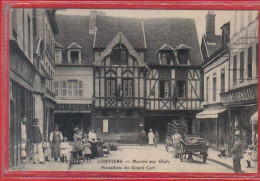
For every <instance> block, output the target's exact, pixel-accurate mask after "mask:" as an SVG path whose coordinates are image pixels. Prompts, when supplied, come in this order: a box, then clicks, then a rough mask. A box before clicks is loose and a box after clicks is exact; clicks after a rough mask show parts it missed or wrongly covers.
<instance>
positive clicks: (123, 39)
mask: <svg viewBox="0 0 260 181" xmlns="http://www.w3.org/2000/svg"><path fill="white" fill-rule="evenodd" d="M118 43H122V44H123V45H124V46H125V47H126V48H127V50H128V52H129V55H132V56H133V57H135V58H136V60H137V62H138V64H139V66H141V67H146V68H147V69H148V66H147V65H146V64H145V62H144V60H143V59H142V58H141V57H140V56H139V55H138V53H137V52H136V51H135V49H134V47H133V46H132V45H131V44H130V43H129V42H128V40H127V39H126V37H125V36H124V34H123V33H121V32H119V33H118V34H117V35H116V36H115V37H114V38H113V40H112V41H111V42H110V43H109V44H108V45H107V47H106V49H105V50H104V51H103V52H102V54H101V55H100V56H99V58H98V59H97V60H96V62H95V65H96V66H100V65H101V63H102V61H103V59H104V58H105V57H106V56H108V55H109V54H111V52H112V49H113V47H114V46H116V45H117V44H118Z"/></svg>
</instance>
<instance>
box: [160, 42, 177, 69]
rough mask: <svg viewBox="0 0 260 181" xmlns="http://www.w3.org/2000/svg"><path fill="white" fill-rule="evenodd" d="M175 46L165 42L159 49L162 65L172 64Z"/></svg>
mask: <svg viewBox="0 0 260 181" xmlns="http://www.w3.org/2000/svg"><path fill="white" fill-rule="evenodd" d="M173 50H174V49H173V48H172V47H171V46H169V45H166V44H164V45H163V46H162V47H161V48H160V49H159V50H158V53H159V60H160V63H161V65H171V62H172V57H173V54H172V52H173Z"/></svg>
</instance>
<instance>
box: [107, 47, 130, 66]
mask: <svg viewBox="0 0 260 181" xmlns="http://www.w3.org/2000/svg"><path fill="white" fill-rule="evenodd" d="M127 62H128V51H127V49H126V47H125V46H124V45H121V44H118V45H116V46H115V47H114V48H113V50H112V54H111V63H112V64H116V65H118V64H127Z"/></svg>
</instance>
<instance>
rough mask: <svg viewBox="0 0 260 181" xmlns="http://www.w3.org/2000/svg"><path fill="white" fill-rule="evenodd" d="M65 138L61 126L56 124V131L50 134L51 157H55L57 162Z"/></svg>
mask: <svg viewBox="0 0 260 181" xmlns="http://www.w3.org/2000/svg"><path fill="white" fill-rule="evenodd" d="M62 140H63V135H62V133H61V132H60V131H59V126H58V125H55V126H54V131H52V132H51V134H50V145H51V157H52V158H54V160H55V162H56V161H57V160H58V158H60V143H61V142H62Z"/></svg>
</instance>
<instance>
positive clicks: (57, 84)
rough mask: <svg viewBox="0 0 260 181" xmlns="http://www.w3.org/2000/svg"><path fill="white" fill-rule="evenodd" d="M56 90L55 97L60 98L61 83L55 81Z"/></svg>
mask: <svg viewBox="0 0 260 181" xmlns="http://www.w3.org/2000/svg"><path fill="white" fill-rule="evenodd" d="M54 88H55V95H56V96H59V81H55V83H54Z"/></svg>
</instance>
